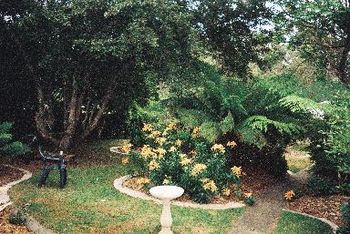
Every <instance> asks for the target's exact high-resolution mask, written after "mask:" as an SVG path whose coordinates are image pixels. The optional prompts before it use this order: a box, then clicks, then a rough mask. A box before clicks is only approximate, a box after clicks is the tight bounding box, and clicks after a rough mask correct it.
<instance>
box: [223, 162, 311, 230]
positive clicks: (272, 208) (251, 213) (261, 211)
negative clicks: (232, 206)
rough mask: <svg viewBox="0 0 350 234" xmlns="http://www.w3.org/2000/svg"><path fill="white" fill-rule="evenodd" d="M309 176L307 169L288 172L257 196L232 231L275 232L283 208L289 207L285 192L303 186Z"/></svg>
mask: <svg viewBox="0 0 350 234" xmlns="http://www.w3.org/2000/svg"><path fill="white" fill-rule="evenodd" d="M308 176H309V171H308V169H305V170H302V171H300V172H298V173H295V174H288V175H287V177H286V179H285V180H283V181H280V182H279V183H277V184H274V185H273V186H271V187H269V188H267V189H266V190H265V191H263V192H262V193H261V195H260V196H258V197H257V201H256V203H255V204H254V206H252V207H249V206H247V208H246V211H245V212H244V214H243V215H242V216H241V217H240V219H239V221H238V222H237V223H236V224H235V225H234V226H233V228H232V230H231V232H230V233H232V234H258V233H259V234H260V233H264V234H265V233H273V231H274V229H275V228H276V225H277V222H278V219H279V217H280V215H281V213H282V212H283V209H286V208H287V202H286V201H285V199H284V193H285V192H287V191H289V190H292V189H296V188H298V187H300V186H303V185H304V184H305V183H306V181H307V178H308Z"/></svg>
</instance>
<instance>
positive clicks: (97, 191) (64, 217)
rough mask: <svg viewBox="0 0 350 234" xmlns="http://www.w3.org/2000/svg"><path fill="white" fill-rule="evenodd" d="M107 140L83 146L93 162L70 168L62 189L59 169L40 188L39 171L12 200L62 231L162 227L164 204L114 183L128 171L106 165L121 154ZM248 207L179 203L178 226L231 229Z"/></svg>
mask: <svg viewBox="0 0 350 234" xmlns="http://www.w3.org/2000/svg"><path fill="white" fill-rule="evenodd" d="M102 145H103V147H101V142H100V144H99V143H94V144H86V145H83V146H82V147H81V149H79V154H82V155H83V154H84V156H82V157H84V158H85V159H88V160H87V161H88V163H86V164H84V163H83V164H82V165H84V166H83V167H74V168H72V167H70V168H69V175H68V185H67V187H66V188H64V189H59V188H58V184H57V183H58V173H57V172H55V173H54V174H52V175H50V177H49V180H48V181H47V186H45V187H43V188H40V189H39V188H38V187H37V182H38V179H39V175H38V173H36V174H35V175H34V177H33V178H31V179H30V180H28V181H26V182H24V183H21V184H20V185H17V186H15V187H14V188H13V189H11V192H10V196H11V199H12V200H13V201H14V202H15V204H16V205H17V206H18V207H20V208H22V209H24V211H25V212H28V213H29V214H30V215H32V216H33V217H34V218H36V219H37V220H38V221H39V222H40V223H42V224H43V225H44V226H45V227H48V228H50V229H52V230H54V231H56V232H58V233H157V232H159V231H160V224H159V217H160V214H161V206H160V205H157V204H155V203H153V202H150V201H143V200H140V199H135V198H132V197H129V196H127V195H124V194H121V193H119V192H118V191H117V190H116V189H115V188H114V187H113V180H114V179H115V178H117V177H118V176H121V175H124V174H126V171H125V170H126V169H125V167H123V166H121V165H118V163H113V164H114V165H106V164H108V162H109V164H111V162H117V161H119V159H118V156H116V155H113V154H110V153H109V152H108V148H109V147H108V148H106V147H107V146H111V145H115V142H112V141H107V142H103V144H102ZM89 149H90V150H89ZM88 151H89V154H87V152H88ZM92 155H93V156H94V157H97V158H99V159H100V160H99V164H98V166H96V165H94V166H92V164H93V161H92V159H91V158H90V157H91V156H92ZM90 159H91V160H90ZM81 160H82V159H81ZM79 165H80V164H79ZM243 211H244V209H231V210H221V211H218V210H203V209H190V208H182V207H175V206H173V207H172V214H173V231H174V232H175V233H227V232H228V231H229V230H230V229H231V227H232V224H233V222H235V221H236V220H237V219H238V218H239V217H240V216H241V214H242V213H243Z"/></svg>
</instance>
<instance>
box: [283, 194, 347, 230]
mask: <svg viewBox="0 0 350 234" xmlns="http://www.w3.org/2000/svg"><path fill="white" fill-rule="evenodd" d="M348 200H349V197H346V196H343V195H332V196H324V197H319V196H318V197H315V196H310V195H305V196H302V197H300V198H298V199H296V200H295V201H293V202H290V203H289V209H291V210H294V211H299V212H303V213H307V214H310V215H313V216H316V217H318V218H325V219H328V220H330V221H332V222H333V223H335V224H337V225H341V224H343V219H342V217H341V212H340V207H341V205H342V204H343V203H344V202H346V201H348Z"/></svg>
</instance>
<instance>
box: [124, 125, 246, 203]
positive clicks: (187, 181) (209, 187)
mask: <svg viewBox="0 0 350 234" xmlns="http://www.w3.org/2000/svg"><path fill="white" fill-rule="evenodd" d="M142 132H143V133H144V136H145V138H144V139H145V143H144V144H142V145H139V146H138V147H135V148H136V149H137V150H134V151H131V146H130V145H128V146H125V149H126V150H127V151H128V152H130V153H129V156H128V157H129V158H124V159H123V164H127V163H130V161H132V162H137V163H138V165H140V167H139V168H141V169H140V170H139V171H138V172H137V174H138V175H139V176H142V178H146V179H149V183H151V184H153V185H161V184H176V185H179V186H181V187H183V188H184V189H185V191H187V192H188V193H189V194H190V195H191V196H192V197H193V198H194V200H196V199H197V197H198V199H197V200H198V201H200V202H206V201H208V199H209V198H210V197H212V196H214V195H218V194H222V195H224V196H230V194H232V189H234V188H236V187H239V186H236V185H238V184H240V177H241V176H242V175H243V172H242V169H241V167H239V166H234V167H232V168H231V170H230V169H226V168H228V167H227V163H228V157H229V156H228V153H229V152H230V151H229V150H226V149H232V148H234V147H236V146H237V144H236V142H234V141H229V142H226V143H216V144H210V143H209V142H208V141H207V140H205V139H204V138H203V137H201V134H200V128H199V127H195V128H193V129H190V130H186V129H183V128H181V127H180V126H179V124H178V123H175V122H171V123H169V124H168V125H166V126H165V127H159V126H156V125H153V124H149V123H145V124H144V125H143V127H142ZM129 148H130V149H129ZM129 159H130V160H129ZM222 175H224V176H222ZM143 184H145V185H146V184H147V185H148V183H143ZM203 194H204V195H203Z"/></svg>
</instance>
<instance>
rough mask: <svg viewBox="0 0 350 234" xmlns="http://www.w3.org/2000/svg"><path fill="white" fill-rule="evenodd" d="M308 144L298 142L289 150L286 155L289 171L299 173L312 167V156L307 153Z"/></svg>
mask: <svg viewBox="0 0 350 234" xmlns="http://www.w3.org/2000/svg"><path fill="white" fill-rule="evenodd" d="M308 145H309V143H308V142H298V143H296V144H294V145H291V146H289V147H288V148H287V153H286V154H285V157H286V160H287V165H288V169H289V170H290V171H292V172H294V173H297V172H299V171H301V170H303V169H305V168H308V167H309V166H311V163H312V162H311V160H310V155H309V153H308V152H307V149H308V148H307V147H308Z"/></svg>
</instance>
